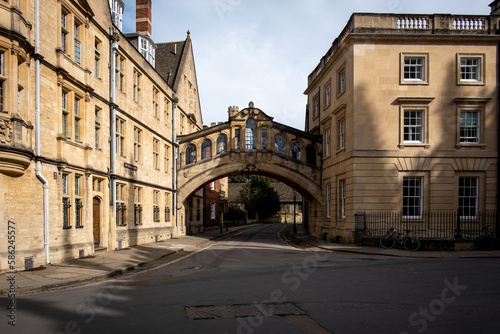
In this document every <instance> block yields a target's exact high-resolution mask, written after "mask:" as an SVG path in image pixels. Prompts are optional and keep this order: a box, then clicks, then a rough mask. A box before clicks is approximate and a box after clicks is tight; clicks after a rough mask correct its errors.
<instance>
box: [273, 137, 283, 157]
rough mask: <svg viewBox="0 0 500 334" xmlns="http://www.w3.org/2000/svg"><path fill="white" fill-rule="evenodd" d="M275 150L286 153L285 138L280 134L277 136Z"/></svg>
mask: <svg viewBox="0 0 500 334" xmlns="http://www.w3.org/2000/svg"><path fill="white" fill-rule="evenodd" d="M274 150H275V152H276V153H278V154H283V155H285V139H284V138H283V137H282V136H280V135H278V136H276V139H275V142H274Z"/></svg>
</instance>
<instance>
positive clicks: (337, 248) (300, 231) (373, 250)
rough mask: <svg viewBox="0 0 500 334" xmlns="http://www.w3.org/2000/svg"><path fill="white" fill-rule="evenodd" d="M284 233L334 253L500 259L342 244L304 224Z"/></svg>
mask: <svg viewBox="0 0 500 334" xmlns="http://www.w3.org/2000/svg"><path fill="white" fill-rule="evenodd" d="M288 225H290V227H289V230H288V231H286V233H284V236H285V237H284V238H285V239H288V241H291V242H293V243H295V244H297V245H298V246H299V247H301V246H302V247H308V246H309V247H317V248H320V249H324V250H330V251H334V252H346V253H357V254H367V255H385V256H400V257H412V258H449V259H453V258H481V257H500V250H481V251H480V250H463V251H416V252H409V251H407V250H405V249H384V248H382V247H368V246H360V245H357V244H340V243H334V242H331V241H326V240H322V239H320V238H316V237H313V236H310V235H307V234H306V233H305V229H304V228H303V225H302V224H297V233H296V234H293V233H292V226H293V224H288Z"/></svg>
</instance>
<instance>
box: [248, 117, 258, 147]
mask: <svg viewBox="0 0 500 334" xmlns="http://www.w3.org/2000/svg"><path fill="white" fill-rule="evenodd" d="M256 130H257V125H256V123H255V120H253V119H251V118H250V119H247V123H246V128H245V149H247V150H255V149H256V148H257V143H256V140H255V132H256Z"/></svg>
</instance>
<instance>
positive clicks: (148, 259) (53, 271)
mask: <svg viewBox="0 0 500 334" xmlns="http://www.w3.org/2000/svg"><path fill="white" fill-rule="evenodd" d="M253 226H255V225H247V226H237V227H231V228H229V230H228V231H226V229H224V230H223V233H222V234H221V233H220V230H219V229H213V230H208V231H205V232H203V233H200V234H197V235H191V236H182V237H179V238H177V239H168V240H164V241H160V242H155V243H150V244H145V245H140V246H133V247H129V248H125V249H122V250H118V251H100V252H96V253H95V254H94V255H92V256H89V257H85V258H81V259H73V260H68V261H64V262H61V263H57V264H52V265H44V266H42V267H40V268H35V269H33V270H28V271H19V272H17V273H15V274H11V273H5V274H2V275H0V297H1V296H6V295H7V294H8V293H9V288H10V283H11V282H10V281H9V278H10V277H12V276H14V278H15V286H16V289H15V290H16V291H15V292H16V294H18V295H20V294H26V293H35V292H43V291H50V290H52V289H56V288H60V287H65V286H71V285H77V284H82V283H90V282H94V281H98V280H101V279H105V278H107V277H111V276H113V275H119V274H122V273H124V272H127V271H130V270H134V269H140V268H141V267H143V266H144V265H146V264H149V263H152V262H154V261H156V260H159V259H163V258H165V257H168V256H171V255H174V254H176V253H179V252H180V251H185V252H190V251H195V250H197V249H200V248H203V247H204V246H205V245H207V246H208V245H209V244H210V241H211V240H215V241H216V240H217V239H219V238H222V237H224V236H229V235H231V234H235V233H237V232H238V231H242V230H243V229H246V228H251V227H253ZM292 226H293V224H287V226H286V229H284V230H283V231H282V232H283V233H280V237H281V238H282V240H284V241H286V242H288V243H291V244H292V245H293V244H295V245H298V246H299V247H301V248H311V249H313V248H320V249H323V250H328V251H334V252H348V253H357V254H369V255H386V256H401V257H413V258H450V259H451V258H471V257H500V250H493V251H476V250H472V251H452V252H438V251H435V252H431V251H417V252H408V251H405V250H401V249H383V248H381V247H366V246H358V245H352V244H338V243H332V242H328V241H325V240H321V239H319V238H315V237H312V236H309V235H307V234H306V233H305V230H304V228H303V226H302V224H297V233H296V234H293V233H292ZM284 227H285V225H284Z"/></svg>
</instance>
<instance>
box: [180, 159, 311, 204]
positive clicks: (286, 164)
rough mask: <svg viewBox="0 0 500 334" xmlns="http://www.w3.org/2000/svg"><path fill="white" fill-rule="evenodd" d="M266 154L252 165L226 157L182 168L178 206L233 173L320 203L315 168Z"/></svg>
mask: <svg viewBox="0 0 500 334" xmlns="http://www.w3.org/2000/svg"><path fill="white" fill-rule="evenodd" d="M251 154H252V153H251ZM270 154H271V155H272V159H270V160H267V159H260V160H256V161H255V162H253V163H251V162H248V161H247V159H246V158H243V157H242V159H238V160H232V158H233V159H234V157H232V155H231V154H226V155H222V156H219V157H217V158H216V159H211V160H209V161H208V162H206V163H204V164H202V165H201V164H195V165H189V166H186V167H184V168H182V169H181V170H180V171H179V178H178V181H179V187H178V191H179V192H178V198H179V203H183V202H182V201H184V200H185V199H186V198H188V197H189V196H190V195H191V194H193V193H195V192H196V191H197V190H199V189H200V188H201V187H202V186H203V185H204V184H206V183H208V182H211V181H214V180H218V179H220V178H223V177H225V176H229V175H236V174H255V175H264V176H268V177H271V178H273V179H276V180H279V181H282V182H284V183H286V184H288V185H290V186H291V187H293V188H294V189H296V190H297V191H298V192H300V193H301V194H302V195H303V196H304V197H305V198H307V199H315V200H319V201H320V200H321V172H320V169H319V168H318V167H315V166H310V165H306V164H302V163H300V162H298V161H293V160H291V159H288V158H287V157H284V156H282V155H278V154H273V153H270Z"/></svg>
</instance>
